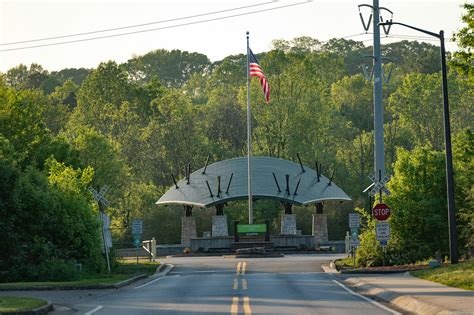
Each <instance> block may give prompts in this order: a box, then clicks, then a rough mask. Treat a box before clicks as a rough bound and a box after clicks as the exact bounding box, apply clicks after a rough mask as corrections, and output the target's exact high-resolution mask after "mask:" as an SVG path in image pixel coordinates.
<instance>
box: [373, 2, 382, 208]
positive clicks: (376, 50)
mask: <svg viewBox="0 0 474 315" xmlns="http://www.w3.org/2000/svg"><path fill="white" fill-rule="evenodd" d="M372 10H373V23H372V24H373V30H374V47H373V54H374V58H375V59H374V145H375V150H374V161H375V163H374V174H375V176H377V175H378V177H379V180H381V179H382V178H383V177H384V176H385V153H384V136H383V104H382V53H381V51H380V28H379V24H378V23H379V21H380V8H379V0H373V6H372ZM380 202H382V201H381V200H380Z"/></svg>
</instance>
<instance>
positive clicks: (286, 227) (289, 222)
mask: <svg viewBox="0 0 474 315" xmlns="http://www.w3.org/2000/svg"><path fill="white" fill-rule="evenodd" d="M280 234H281V235H296V217H295V215H294V214H285V213H282V214H281V233H280Z"/></svg>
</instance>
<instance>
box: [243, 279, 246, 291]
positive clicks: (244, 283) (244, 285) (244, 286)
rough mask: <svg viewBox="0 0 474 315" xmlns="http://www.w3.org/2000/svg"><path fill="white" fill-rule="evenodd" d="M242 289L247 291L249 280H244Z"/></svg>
mask: <svg viewBox="0 0 474 315" xmlns="http://www.w3.org/2000/svg"><path fill="white" fill-rule="evenodd" d="M242 289H243V290H247V280H245V279H242Z"/></svg>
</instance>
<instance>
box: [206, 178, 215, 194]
mask: <svg viewBox="0 0 474 315" xmlns="http://www.w3.org/2000/svg"><path fill="white" fill-rule="evenodd" d="M206 185H207V189H209V195H210V196H211V198H212V197H214V195H213V194H212V190H211V186H209V182H208V181H207V180H206Z"/></svg>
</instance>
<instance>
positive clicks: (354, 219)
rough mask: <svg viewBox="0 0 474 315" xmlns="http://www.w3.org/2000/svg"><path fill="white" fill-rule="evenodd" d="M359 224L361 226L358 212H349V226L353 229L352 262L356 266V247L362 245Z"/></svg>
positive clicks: (351, 242)
mask: <svg viewBox="0 0 474 315" xmlns="http://www.w3.org/2000/svg"><path fill="white" fill-rule="evenodd" d="M359 226H360V216H359V214H358V213H349V228H350V229H351V239H350V244H351V254H352V262H353V265H354V267H355V259H356V250H355V249H356V248H357V246H360V240H359Z"/></svg>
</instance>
